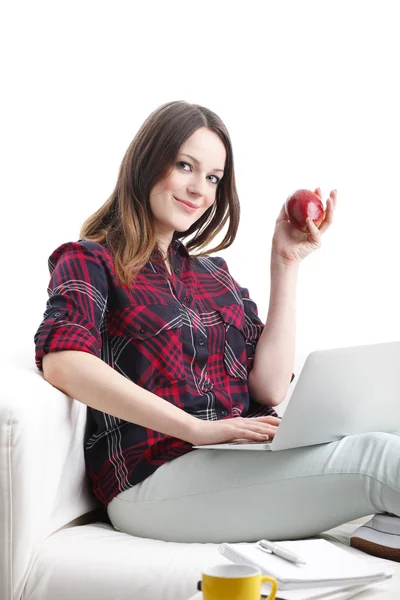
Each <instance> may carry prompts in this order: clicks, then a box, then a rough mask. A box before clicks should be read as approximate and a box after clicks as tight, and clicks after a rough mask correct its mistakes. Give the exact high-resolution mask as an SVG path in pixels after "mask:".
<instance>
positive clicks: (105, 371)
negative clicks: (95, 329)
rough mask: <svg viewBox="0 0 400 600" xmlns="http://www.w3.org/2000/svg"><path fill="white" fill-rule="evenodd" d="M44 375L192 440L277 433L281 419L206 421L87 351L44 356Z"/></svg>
mask: <svg viewBox="0 0 400 600" xmlns="http://www.w3.org/2000/svg"><path fill="white" fill-rule="evenodd" d="M42 364H43V375H44V378H45V380H46V381H47V382H48V383H50V384H51V385H53V386H54V387H56V388H57V389H59V390H61V391H62V392H64V393H65V394H67V395H68V396H70V397H71V398H75V399H76V400H79V401H80V402H83V404H86V405H87V406H90V407H91V408H95V409H96V410H99V411H101V412H104V413H107V414H109V415H112V416H114V417H117V418H119V419H123V420H125V421H129V422H131V423H136V424H137V425H141V426H142V427H146V428H149V429H152V430H154V431H159V432H161V433H165V434H167V435H171V436H173V437H176V438H179V439H181V440H185V441H186V442H189V443H191V444H194V445H201V444H216V443H221V442H229V441H233V440H235V439H239V438H244V439H247V440H252V441H265V440H266V439H267V438H266V437H265V436H266V435H269V437H273V435H274V433H275V430H276V426H277V425H278V424H279V419H276V418H275V417H260V418H258V419H257V418H256V419H245V418H240V417H236V418H232V419H224V420H220V421H204V420H202V419H197V418H196V417H193V416H192V415H189V414H188V413H186V412H185V411H184V410H182V409H180V408H178V407H177V406H174V405H173V404H171V403H169V402H167V401H166V400H163V399H162V398H160V397H159V396H157V395H156V394H153V393H152V392H149V391H147V390H145V389H143V388H142V387H140V386H138V385H136V384H135V383H133V382H132V381H131V380H130V379H127V378H126V377H124V376H123V375H120V373H118V372H117V371H116V370H114V369H113V368H112V367H110V366H109V365H107V363H105V362H104V361H102V360H101V359H100V358H97V357H96V356H94V355H93V354H90V353H88V352H82V351H77V350H63V351H58V352H49V353H48V354H45V355H44V356H43V362H42Z"/></svg>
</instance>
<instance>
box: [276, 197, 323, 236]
mask: <svg viewBox="0 0 400 600" xmlns="http://www.w3.org/2000/svg"><path fill="white" fill-rule="evenodd" d="M285 211H286V215H287V217H288V219H289V221H290V222H291V224H292V225H293V226H294V227H296V229H298V230H299V231H304V232H307V231H308V227H307V218H308V217H310V218H311V219H312V220H313V221H314V224H315V226H316V227H319V226H320V225H321V223H322V221H323V220H324V216H325V211H324V206H323V204H322V202H321V198H320V197H319V196H318V195H317V194H316V193H315V192H311V191H310V190H297V192H295V193H294V194H292V195H291V196H289V197H288V199H287V200H286V202H285Z"/></svg>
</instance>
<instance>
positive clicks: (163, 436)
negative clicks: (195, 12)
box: [35, 102, 400, 551]
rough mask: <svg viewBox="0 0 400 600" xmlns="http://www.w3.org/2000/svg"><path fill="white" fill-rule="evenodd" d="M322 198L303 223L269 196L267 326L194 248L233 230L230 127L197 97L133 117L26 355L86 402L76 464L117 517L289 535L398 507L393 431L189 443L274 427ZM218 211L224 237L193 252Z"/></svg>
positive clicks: (200, 529) (191, 535)
mask: <svg viewBox="0 0 400 600" xmlns="http://www.w3.org/2000/svg"><path fill="white" fill-rule="evenodd" d="M316 192H317V193H318V194H319V195H321V192H320V190H319V189H318V190H316ZM335 205H336V191H332V192H331V194H330V197H329V198H328V200H327V204H326V214H325V219H324V221H323V223H322V224H321V226H320V228H319V229H318V228H317V227H316V226H315V225H314V223H313V221H312V220H310V219H309V220H308V232H307V233H302V232H300V231H298V230H297V229H294V228H293V227H292V225H291V224H290V223H289V221H288V220H287V218H286V215H285V211H284V207H282V209H281V211H280V214H279V216H278V219H277V221H276V225H275V231H274V235H273V240H272V252H271V273H270V275H271V292H270V294H271V295H270V305H269V312H268V318H267V321H266V324H265V326H264V325H263V323H262V322H261V320H260V319H259V317H258V313H257V307H256V305H255V303H254V302H253V301H252V300H251V299H250V298H249V294H248V290H247V289H245V288H243V287H240V286H239V284H238V283H237V282H236V281H235V280H234V279H233V278H232V277H231V275H230V273H229V270H228V267H227V264H226V262H225V261H224V260H223V259H222V258H219V257H213V258H211V257H209V256H208V254H210V253H212V252H216V251H219V250H222V249H224V248H227V247H228V246H230V245H231V244H232V242H233V241H234V239H235V236H236V232H237V228H238V223H239V201H238V196H237V192H236V186H235V175H234V166H233V155H232V148H231V142H230V138H229V134H228V132H227V130H226V128H225V126H224V124H223V123H222V122H221V120H220V119H219V118H218V117H217V116H216V115H215V114H214V113H212V112H211V111H210V110H208V109H206V108H204V107H201V106H198V105H193V104H189V103H186V102H171V103H168V104H165V105H163V106H161V107H160V108H158V109H157V110H155V111H154V112H153V113H152V114H151V115H150V116H149V117H148V119H147V120H146V121H145V123H144V124H143V125H142V127H141V128H140V130H139V132H138V133H137V135H136V137H135V138H134V140H133V141H132V143H131V145H130V146H129V148H128V150H127V152H126V154H125V157H124V159H123V161H122V165H121V168H120V172H119V177H118V181H117V184H116V187H115V190H114V191H113V193H112V195H111V196H110V198H109V199H108V200H107V202H106V203H105V204H104V205H103V206H102V207H101V208H100V209H99V210H98V211H97V212H96V213H95V214H94V215H92V216H91V217H90V218H89V219H88V220H87V221H86V222H85V223H84V225H83V227H82V229H81V232H80V240H79V241H78V242H69V243H66V244H63V245H61V246H60V247H59V248H57V249H56V250H55V251H54V252H53V253H52V255H51V256H50V259H49V267H50V272H51V279H50V285H49V295H50V298H49V300H48V302H47V307H46V311H45V314H44V318H43V321H42V323H41V325H40V327H39V329H38V331H37V333H36V335H35V343H36V362H37V366H38V368H39V369H41V370H43V374H44V378H45V379H46V380H47V381H48V382H49V383H51V384H52V385H53V386H55V387H57V388H58V389H60V390H62V391H64V392H65V393H66V394H68V395H69V396H71V397H73V398H76V399H78V400H79V401H81V402H83V403H85V404H87V405H88V407H89V410H88V438H87V440H86V443H85V455H86V465H87V472H88V475H89V478H90V480H91V482H92V488H93V492H94V494H95V495H96V496H97V498H98V499H99V500H100V501H101V502H102V503H103V504H104V506H105V507H107V511H108V515H109V517H110V520H111V522H112V524H113V525H114V527H115V528H116V529H119V530H122V531H125V532H128V533H131V534H133V535H138V536H145V537H154V538H158V539H163V540H175V541H189V542H223V541H231V542H232V541H252V540H255V539H259V538H260V537H265V538H269V539H285V538H292V539H293V538H300V537H308V536H312V535H314V534H316V533H318V532H321V531H323V530H325V529H328V528H330V527H333V526H336V525H338V524H341V523H344V522H346V521H348V520H350V519H354V518H356V517H361V516H363V515H367V514H371V513H372V512H390V513H393V512H395V513H396V512H397V513H399V511H400V482H399V479H400V478H399V475H398V470H399V459H398V457H399V456H400V439H399V437H398V436H395V435H389V434H368V435H363V436H352V437H349V438H345V439H344V440H341V441H340V442H335V443H331V444H326V445H322V446H314V447H307V448H299V449H295V450H286V451H282V452H274V453H266V452H255V453H253V452H234V453H231V452H223V451H207V452H203V451H198V450H192V445H200V444H210V443H218V442H228V441H232V440H236V439H238V438H242V439H248V440H253V441H263V440H266V439H268V438H272V437H273V436H274V434H275V432H276V429H277V427H278V426H279V419H278V418H277V415H276V412H275V411H274V408H273V407H274V406H276V405H278V404H279V403H280V402H281V401H282V400H283V399H284V397H285V396H286V393H287V389H288V386H289V383H290V381H291V376H292V369H293V361H294V348H295V288H296V281H297V276H298V271H299V265H300V263H301V261H302V260H303V259H304V258H305V257H306V256H307V255H308V254H310V253H311V252H312V251H314V250H315V249H317V248H319V246H320V244H321V236H322V234H323V232H324V231H326V230H327V229H328V227H329V226H330V225H331V223H332V219H333V214H334V210H335ZM225 224H228V228H227V232H226V235H225V237H224V238H223V240H222V242H221V243H220V244H219V245H218V246H217V247H215V248H213V249H212V250H209V251H208V252H205V251H203V252H201V251H202V250H204V248H206V247H208V246H209V245H210V243H211V242H212V241H213V239H214V238H215V236H216V235H217V234H218V233H219V232H220V231H221V230H222V229H223V227H224V226H225ZM189 236H191V239H190V241H188V243H187V244H186V246H185V245H184V244H183V243H182V242H181V239H182V238H186V237H189ZM193 250H196V251H197V254H196V255H194V254H191V253H190V251H193ZM248 259H249V262H250V261H252V257H251V256H250V255H249V256H248ZM249 266H250V265H249ZM251 268H254V269H256V268H257V264H255V263H254V262H253V261H252V264H251ZM381 459H382V461H381ZM383 459H384V460H383ZM382 518H386V521H388V522H389V523H392V524H393V527H394V528H396V527H399V519H397V518H395V517H391V516H383V517H382ZM368 548H369V551H376V544H369V546H368Z"/></svg>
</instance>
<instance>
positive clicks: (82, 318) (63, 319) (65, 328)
mask: <svg viewBox="0 0 400 600" xmlns="http://www.w3.org/2000/svg"><path fill="white" fill-rule="evenodd" d="M88 244H89V245H90V244H91V245H92V248H89V247H87V246H86V245H85V243H84V242H68V243H66V244H63V245H61V246H60V247H59V248H57V249H56V250H55V251H54V252H53V253H52V254H51V256H50V257H49V263H48V264H49V271H50V283H49V287H48V290H47V291H48V295H49V299H48V301H47V304H46V310H45V312H44V315H43V320H42V322H41V324H40V325H39V328H38V330H37V331H36V333H35V335H34V342H35V362H36V366H37V367H38V369H39V370H41V371H42V370H43V368H42V359H43V356H44V355H45V354H47V353H49V352H57V351H60V350H80V351H82V352H88V353H90V354H94V355H95V356H99V354H100V350H101V345H102V338H101V331H102V327H103V321H104V317H105V312H106V306H107V298H108V287H109V285H108V278H107V271H106V268H105V265H104V263H103V262H102V260H101V256H100V254H101V251H100V250H96V248H95V247H96V246H98V247H99V248H100V245H98V244H94V243H93V242H92V243H90V242H89V243H88Z"/></svg>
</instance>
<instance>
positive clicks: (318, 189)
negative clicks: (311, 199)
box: [314, 187, 322, 200]
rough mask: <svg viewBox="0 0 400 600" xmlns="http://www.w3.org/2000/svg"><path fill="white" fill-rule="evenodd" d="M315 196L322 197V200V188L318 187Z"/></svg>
mask: <svg viewBox="0 0 400 600" xmlns="http://www.w3.org/2000/svg"><path fill="white" fill-rule="evenodd" d="M314 194H317V196H319V197H320V199H321V200H322V192H321V188H319V187H317V188H316V189H315V190H314Z"/></svg>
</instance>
